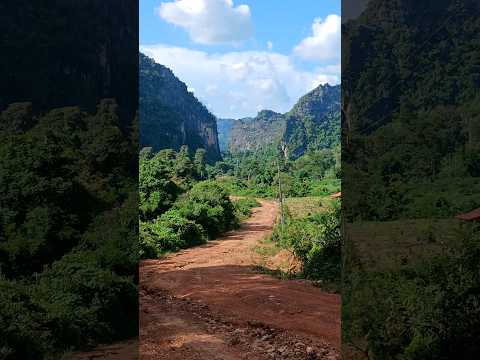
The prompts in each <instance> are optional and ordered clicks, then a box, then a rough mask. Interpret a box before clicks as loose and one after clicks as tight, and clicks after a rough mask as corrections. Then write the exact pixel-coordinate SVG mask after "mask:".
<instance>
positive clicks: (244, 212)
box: [233, 198, 261, 219]
mask: <svg viewBox="0 0 480 360" xmlns="http://www.w3.org/2000/svg"><path fill="white" fill-rule="evenodd" d="M233 206H234V208H235V213H236V214H237V217H238V218H240V219H243V218H247V217H249V216H250V215H251V214H252V209H253V208H255V207H259V206H261V204H260V203H259V202H258V201H257V200H255V199H253V198H242V199H238V200H235V201H234V202H233Z"/></svg>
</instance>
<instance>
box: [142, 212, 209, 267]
mask: <svg viewBox="0 0 480 360" xmlns="http://www.w3.org/2000/svg"><path fill="white" fill-rule="evenodd" d="M205 240H206V236H205V232H204V231H203V228H202V227H201V226H200V225H198V224H196V223H195V222H194V221H191V220H188V219H186V218H185V217H183V216H182V215H181V214H180V212H179V211H178V210H169V211H167V212H166V213H165V214H163V215H162V216H161V217H159V218H158V219H157V220H155V221H153V222H150V223H146V222H141V223H140V256H141V257H142V258H157V257H159V256H161V255H163V254H164V253H165V252H167V251H177V250H179V249H184V248H187V247H191V246H195V245H199V244H203V243H204V242H205Z"/></svg>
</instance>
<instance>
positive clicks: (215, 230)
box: [174, 181, 236, 239]
mask: <svg viewBox="0 0 480 360" xmlns="http://www.w3.org/2000/svg"><path fill="white" fill-rule="evenodd" d="M174 209H176V210H177V211H178V213H179V214H180V215H181V216H182V217H185V218H186V219H188V220H191V221H194V222H196V223H197V224H199V225H201V226H202V228H203V229H205V231H206V232H207V235H208V237H209V238H210V239H213V238H215V237H216V236H218V235H219V234H221V233H222V232H224V231H227V230H230V229H231V228H233V227H234V226H235V224H236V217H235V209H234V206H233V204H232V202H231V201H230V199H229V197H228V194H227V192H226V191H225V190H224V189H223V188H222V187H221V186H220V185H218V184H217V183H216V182H214V181H204V182H201V183H198V184H196V185H194V186H193V187H192V189H191V190H190V191H189V192H187V194H186V195H185V197H184V198H183V199H181V200H180V201H178V202H177V203H176V204H175V206H174Z"/></svg>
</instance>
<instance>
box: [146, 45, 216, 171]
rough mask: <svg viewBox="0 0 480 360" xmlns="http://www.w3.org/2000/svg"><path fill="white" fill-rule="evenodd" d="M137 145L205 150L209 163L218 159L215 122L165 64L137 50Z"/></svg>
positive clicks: (154, 147)
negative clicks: (138, 59) (138, 89)
mask: <svg viewBox="0 0 480 360" xmlns="http://www.w3.org/2000/svg"><path fill="white" fill-rule="evenodd" d="M139 57H140V62H139V67H140V79H139V82H140V84H139V85H140V86H139V88H140V91H139V106H140V110H139V114H140V146H141V147H152V148H153V150H154V151H158V150H161V149H167V148H171V149H175V150H178V149H179V148H180V147H181V146H182V145H188V147H189V149H190V150H191V151H192V152H193V151H195V150H196V149H198V148H203V149H205V150H206V151H207V154H206V156H207V159H208V160H209V162H214V161H216V160H220V159H221V156H220V148H219V143H218V134H217V122H216V118H215V116H213V115H212V114H211V113H210V112H209V111H208V110H207V108H206V107H205V106H204V105H203V104H202V103H201V102H200V101H198V100H197V98H195V96H194V95H193V94H192V93H191V92H189V91H188V89H187V86H186V85H185V84H184V83H183V82H181V81H180V80H179V79H178V78H177V77H176V76H175V75H174V74H173V72H172V71H171V70H170V69H168V68H167V67H165V66H163V65H160V64H157V63H155V61H154V60H153V59H150V58H149V57H147V56H145V55H144V54H142V53H139Z"/></svg>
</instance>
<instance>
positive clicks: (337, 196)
mask: <svg viewBox="0 0 480 360" xmlns="http://www.w3.org/2000/svg"><path fill="white" fill-rule="evenodd" d="M341 196H342V192H341V191H340V192H337V193H335V194H332V195H330V197H331V198H333V199H336V198H339V197H341Z"/></svg>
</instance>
